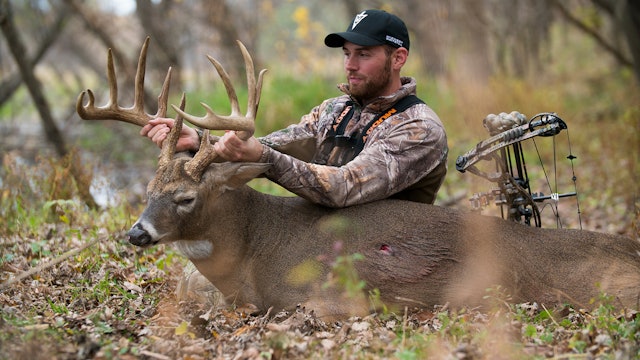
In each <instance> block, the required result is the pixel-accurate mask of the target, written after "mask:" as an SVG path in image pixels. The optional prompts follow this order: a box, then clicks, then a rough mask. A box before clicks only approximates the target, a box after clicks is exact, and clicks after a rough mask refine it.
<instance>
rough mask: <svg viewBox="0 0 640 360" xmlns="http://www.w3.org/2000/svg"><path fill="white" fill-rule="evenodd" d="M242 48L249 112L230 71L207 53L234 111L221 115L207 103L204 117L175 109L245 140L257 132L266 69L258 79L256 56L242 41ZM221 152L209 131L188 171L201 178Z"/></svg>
mask: <svg viewBox="0 0 640 360" xmlns="http://www.w3.org/2000/svg"><path fill="white" fill-rule="evenodd" d="M238 46H239V47H240V51H242V57H243V58H244V65H245V69H246V73H247V91H248V99H247V112H246V114H245V115H242V114H241V110H240V105H239V104H238V96H237V95H236V91H235V89H234V87H233V85H232V84H231V79H230V78H229V74H228V73H227V72H226V71H225V69H224V67H222V65H221V64H220V62H218V61H217V60H216V59H214V58H213V57H211V56H207V58H208V59H209V61H210V62H211V64H213V66H214V67H215V68H216V71H217V72H218V75H220V78H221V79H222V82H223V83H224V87H225V89H226V90H227V96H228V97H229V101H230V102H231V114H229V115H227V116H221V115H217V114H216V113H215V112H214V111H213V110H212V109H211V107H210V106H208V105H207V104H205V103H201V104H202V106H203V107H204V108H205V109H206V111H207V114H206V115H205V116H202V117H197V116H193V115H190V114H188V113H186V112H184V111H183V110H182V109H180V108H178V107H176V106H175V105H172V106H173V109H174V110H175V111H176V112H177V113H178V114H179V115H181V116H182V117H183V118H184V119H185V120H187V121H189V122H190V123H192V124H194V125H196V126H199V127H201V128H204V129H208V130H235V131H237V134H238V137H240V138H241V139H243V140H246V139H248V138H249V137H251V135H253V132H254V130H255V118H256V113H257V112H258V105H259V103H260V93H261V91H262V79H263V76H264V73H265V72H266V71H267V70H266V69H262V70H261V71H260V73H259V74H258V79H257V81H256V75H255V69H254V66H253V59H252V58H251V55H250V54H249V51H247V48H246V47H245V46H244V44H242V42H240V41H238ZM217 156H218V154H217V153H216V152H215V151H214V150H213V146H212V145H211V143H210V141H209V132H208V131H205V132H204V136H203V137H202V140H201V142H200V148H199V150H198V152H197V153H196V155H195V156H194V157H193V159H191V160H190V161H189V162H187V163H186V164H185V171H186V172H187V173H188V174H189V175H190V176H191V177H192V178H193V179H194V180H196V181H199V180H200V178H201V176H202V173H203V172H204V170H205V169H206V168H207V167H208V166H209V164H211V162H212V161H213V160H215V158H216V157H217Z"/></svg>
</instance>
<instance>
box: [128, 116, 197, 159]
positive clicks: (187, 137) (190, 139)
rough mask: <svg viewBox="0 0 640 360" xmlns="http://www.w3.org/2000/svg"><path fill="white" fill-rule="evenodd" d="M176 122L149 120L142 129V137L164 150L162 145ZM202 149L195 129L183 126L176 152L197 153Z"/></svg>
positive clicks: (165, 119)
mask: <svg viewBox="0 0 640 360" xmlns="http://www.w3.org/2000/svg"><path fill="white" fill-rule="evenodd" d="M174 123H175V120H173V119H168V118H157V119H153V120H149V123H148V124H147V125H145V126H143V127H142V129H141V130H140V135H142V136H146V137H148V138H149V139H151V141H153V142H154V143H156V145H158V147H160V148H162V143H163V142H164V140H165V139H166V138H167V136H168V135H169V131H171V129H172V128H173V124H174ZM199 147H200V139H199V137H198V133H197V132H196V130H195V129H193V128H190V127H188V126H186V125H182V130H181V131H180V137H179V138H178V143H177V144H176V152H181V151H189V150H190V151H197V150H198V148H199Z"/></svg>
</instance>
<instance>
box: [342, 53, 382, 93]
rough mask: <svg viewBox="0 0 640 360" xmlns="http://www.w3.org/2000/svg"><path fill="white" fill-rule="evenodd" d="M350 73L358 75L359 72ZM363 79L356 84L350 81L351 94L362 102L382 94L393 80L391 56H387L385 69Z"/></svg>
mask: <svg viewBox="0 0 640 360" xmlns="http://www.w3.org/2000/svg"><path fill="white" fill-rule="evenodd" d="M349 75H357V73H355V74H349ZM363 80H364V81H362V82H361V83H359V84H355V85H354V84H351V83H349V92H350V93H351V96H352V97H354V98H355V99H356V100H358V101H359V102H360V103H362V104H364V103H366V102H368V101H369V100H371V99H374V98H376V97H378V96H380V95H382V94H383V93H384V91H385V90H386V88H387V85H389V82H390V81H391V57H390V56H388V57H387V60H386V61H385V64H384V69H383V71H381V72H379V73H377V74H376V75H374V76H372V77H367V78H365V79H363Z"/></svg>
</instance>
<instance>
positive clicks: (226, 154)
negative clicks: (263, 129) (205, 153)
mask: <svg viewBox="0 0 640 360" xmlns="http://www.w3.org/2000/svg"><path fill="white" fill-rule="evenodd" d="M263 146H264V145H262V144H261V143H260V142H259V141H258V139H256V138H255V137H253V136H251V137H249V138H248V139H247V140H242V139H241V138H239V137H238V135H237V134H236V132H235V131H227V132H225V134H224V135H223V136H222V137H221V138H220V139H219V140H218V141H217V142H216V143H215V144H214V147H213V148H214V149H215V151H216V153H218V155H219V156H221V157H223V158H224V159H225V160H228V161H246V162H257V161H258V160H260V157H261V156H262V150H263Z"/></svg>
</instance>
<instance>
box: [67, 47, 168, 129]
mask: <svg viewBox="0 0 640 360" xmlns="http://www.w3.org/2000/svg"><path fill="white" fill-rule="evenodd" d="M149 41H150V38H149V37H147V38H146V39H145V41H144V43H143V44H142V48H141V49H140V56H139V58H138V68H137V71H136V78H135V85H134V102H133V106H131V107H129V108H123V107H120V106H119V105H118V84H117V80H116V72H115V66H114V63H113V52H112V51H111V49H109V50H108V52H107V81H108V83H109V102H108V103H107V104H106V105H104V106H101V107H97V106H95V96H94V94H93V92H92V91H91V90H90V89H87V90H86V91H83V92H82V93H80V96H78V101H77V102H76V111H77V112H78V115H80V117H81V118H82V119H84V120H118V121H124V122H127V123H130V124H134V125H138V126H145V125H146V124H147V122H148V121H149V120H151V119H153V118H156V117H166V114H167V102H168V98H169V87H170V83H171V68H169V70H168V71H167V75H166V77H165V80H164V83H163V84H162V90H161V92H160V95H159V96H158V111H157V113H156V114H155V115H150V114H147V113H146V112H145V111H144V76H145V71H146V65H147V49H148V47H149ZM85 93H86V94H87V95H88V97H89V102H88V103H87V105H84V96H85Z"/></svg>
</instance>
